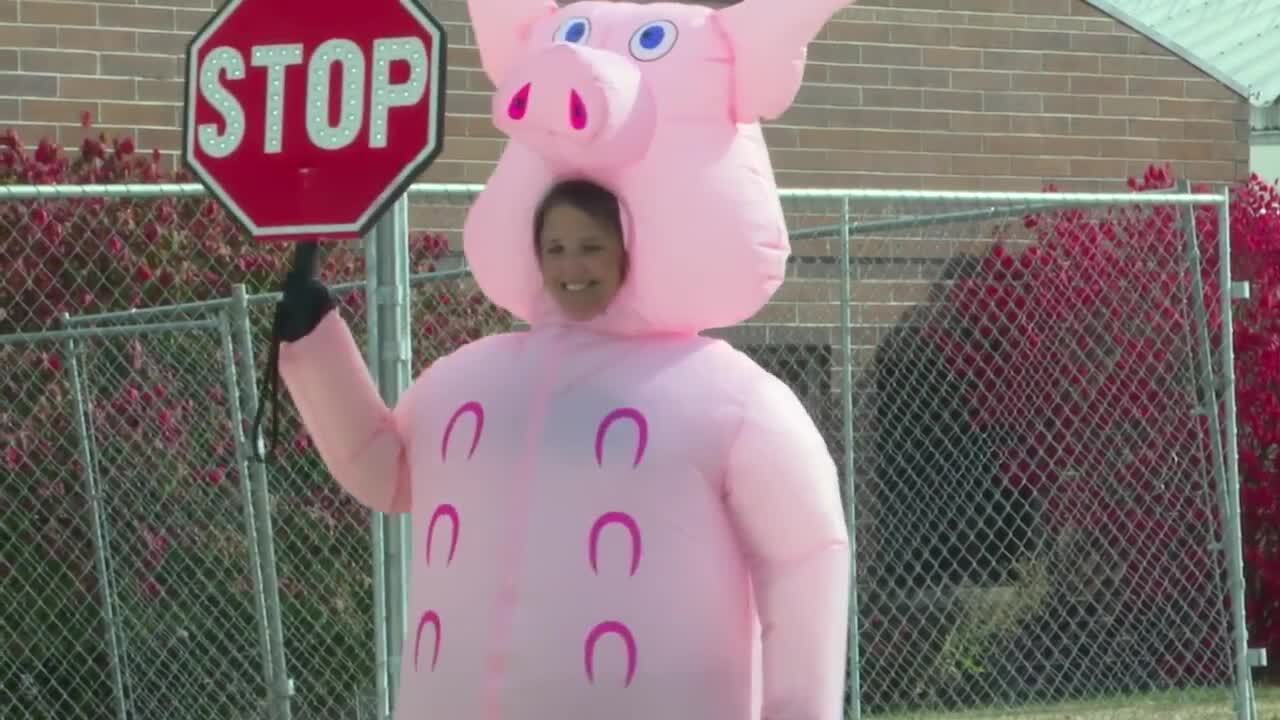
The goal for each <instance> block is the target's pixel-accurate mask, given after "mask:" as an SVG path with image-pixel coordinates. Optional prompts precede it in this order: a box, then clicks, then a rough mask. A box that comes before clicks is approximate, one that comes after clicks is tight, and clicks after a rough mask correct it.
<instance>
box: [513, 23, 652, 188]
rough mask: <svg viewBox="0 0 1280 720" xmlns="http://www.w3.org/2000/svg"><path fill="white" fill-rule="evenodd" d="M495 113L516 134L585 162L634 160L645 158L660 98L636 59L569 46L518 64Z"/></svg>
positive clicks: (543, 148) (556, 153) (523, 140)
mask: <svg viewBox="0 0 1280 720" xmlns="http://www.w3.org/2000/svg"><path fill="white" fill-rule="evenodd" d="M493 114H494V124H495V125H497V127H498V129H500V130H501V131H502V132H504V133H505V134H506V135H507V136H508V137H510V138H511V139H513V140H517V141H519V142H521V143H525V144H527V145H529V146H531V147H533V148H535V149H537V150H538V151H539V152H541V153H543V154H545V155H547V156H550V157H554V158H557V159H559V160H562V161H567V162H578V163H584V164H589V163H590V162H591V161H592V160H596V161H609V162H610V164H615V165H616V164H617V163H619V162H623V163H626V162H633V161H634V160H636V159H638V158H639V157H641V156H643V155H644V151H645V149H646V148H647V146H648V144H649V141H650V140H651V138H652V135H653V125H654V108H653V102H652V98H651V96H650V94H649V92H648V89H647V87H646V86H645V83H644V80H643V78H642V76H641V74H640V70H639V69H638V68H636V67H635V65H634V64H633V63H631V62H630V61H629V60H627V59H625V58H622V57H620V56H618V55H616V54H614V53H610V52H606V51H602V50H596V49H593V48H587V47H581V46H575V45H569V44H557V45H553V46H552V47H550V48H548V49H547V50H544V51H542V52H541V53H539V54H537V55H535V56H533V57H531V58H528V61H527V62H526V63H523V64H521V65H518V66H516V69H514V70H513V72H512V74H511V77H509V78H508V79H507V81H506V82H504V83H503V84H502V86H501V87H499V88H498V92H496V93H495V94H494V99H493ZM602 153H603V155H602Z"/></svg>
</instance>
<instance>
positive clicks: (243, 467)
mask: <svg viewBox="0 0 1280 720" xmlns="http://www.w3.org/2000/svg"><path fill="white" fill-rule="evenodd" d="M217 318H218V339H219V340H220V342H221V346H222V374H223V377H222V381H223V383H225V391H226V393H227V407H228V409H229V411H230V415H231V417H230V420H231V437H232V441H233V443H234V445H235V456H236V466H235V467H236V475H238V476H239V478H240V501H241V502H242V503H243V508H244V533H245V539H246V540H247V543H246V545H247V546H248V550H249V574H250V576H251V577H252V579H253V590H254V598H253V599H254V604H255V605H256V607H255V608H254V615H255V616H257V620H258V641H259V643H261V645H262V681H263V684H264V685H266V687H267V694H268V697H270V696H271V695H272V694H273V692H272V690H273V688H274V687H275V685H274V682H273V675H274V672H273V669H272V667H271V639H270V637H271V635H270V630H269V620H268V619H267V596H268V593H270V592H271V591H270V589H269V588H271V587H273V586H268V585H267V584H266V583H265V581H264V578H263V574H262V558H261V557H260V555H259V547H260V546H259V538H258V530H257V520H256V519H255V517H254V515H256V514H257V513H256V512H255V509H254V506H253V502H252V497H253V490H252V488H251V486H250V482H249V441H248V438H247V437H246V433H245V424H244V418H245V414H244V408H243V405H242V399H241V395H240V387H239V386H240V383H239V380H238V378H237V376H238V375H239V373H237V372H236V361H235V346H234V341H233V340H232V337H231V327H230V324H229V323H228V321H227V314H226V313H225V312H221V313H218V315H217Z"/></svg>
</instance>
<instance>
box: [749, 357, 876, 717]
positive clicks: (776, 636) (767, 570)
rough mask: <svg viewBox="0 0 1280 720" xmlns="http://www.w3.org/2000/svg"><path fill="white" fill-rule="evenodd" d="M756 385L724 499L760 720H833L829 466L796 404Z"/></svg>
mask: <svg viewBox="0 0 1280 720" xmlns="http://www.w3.org/2000/svg"><path fill="white" fill-rule="evenodd" d="M755 382H756V383H757V387H756V388H754V389H753V392H752V393H751V395H752V396H753V398H754V399H753V400H752V401H751V402H749V403H748V404H747V406H746V409H745V413H744V415H745V417H744V419H743V423H742V426H741V429H740V430H739V433H738V437H737V439H736V441H735V442H734V445H733V449H732V451H731V457H730V461H729V475H728V478H727V479H726V483H727V486H726V490H727V502H728V505H729V508H730V512H731V513H732V515H733V517H734V520H735V523H736V525H737V528H738V531H739V533H740V534H741V537H742V540H743V546H744V551H745V553H746V556H747V560H748V562H749V563H750V567H751V573H752V578H751V580H752V586H753V588H754V591H755V597H756V605H757V608H758V611H759V615H760V624H761V630H762V649H763V656H764V657H763V665H764V667H763V684H764V692H763V695H764V697H763V700H764V705H763V711H762V714H761V718H762V720H840V719H841V718H842V717H843V715H844V713H843V699H844V686H845V657H846V654H845V650H846V644H847V643H846V636H847V628H848V622H849V579H850V574H851V569H852V568H851V558H850V550H849V540H848V535H847V531H846V529H845V523H844V512H843V508H842V506H841V502H840V490H839V487H838V486H837V483H838V476H837V474H836V468H835V463H834V462H833V461H832V459H831V454H830V452H829V451H828V450H827V446H826V443H825V442H824V440H823V438H822V435H821V434H819V432H818V429H817V427H816V426H815V425H814V423H813V420H812V419H811V418H810V417H809V415H808V413H807V412H805V409H804V406H803V405H801V404H800V401H799V399H798V398H797V397H796V396H795V394H794V393H792V392H791V390H790V389H789V388H788V387H787V386H786V385H784V384H783V383H782V382H781V381H780V380H778V379H777V378H775V377H773V376H768V377H767V378H765V379H763V380H756V381H755Z"/></svg>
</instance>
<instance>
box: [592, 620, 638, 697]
mask: <svg viewBox="0 0 1280 720" xmlns="http://www.w3.org/2000/svg"><path fill="white" fill-rule="evenodd" d="M610 633H611V634H613V635H617V636H618V637H620V638H622V642H624V643H626V645H627V680H626V682H625V683H624V684H623V687H631V680H632V679H633V678H634V677H635V676H636V639H635V637H634V636H633V635H632V634H631V630H630V629H629V628H628V627H627V626H626V625H623V624H622V623H620V622H618V621H617V620H606V621H604V622H602V623H600V624H599V625H596V626H595V627H594V628H591V632H589V633H587V643H586V647H585V648H584V649H583V655H584V658H583V660H584V662H585V663H586V667H587V681H588V682H590V683H591V684H592V685H594V684H595V682H596V673H595V654H596V643H597V642H599V641H600V638H601V637H604V635H606V634H610Z"/></svg>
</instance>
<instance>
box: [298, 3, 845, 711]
mask: <svg viewBox="0 0 1280 720" xmlns="http://www.w3.org/2000/svg"><path fill="white" fill-rule="evenodd" d="M843 4H844V2H843V0H842V1H841V2H834V1H833V0H826V2H825V3H824V2H818V1H817V0H791V2H790V3H788V4H786V6H785V11H783V10H781V9H780V6H777V5H776V3H772V2H771V0H747V2H744V3H741V4H739V5H736V6H733V7H732V8H730V9H728V10H722V11H719V12H713V11H710V10H707V9H705V8H701V7H696V6H683V5H673V4H661V3H659V4H650V5H629V4H623V3H607V2H580V3H575V4H572V5H568V6H566V7H565V8H564V9H560V10H556V9H555V6H554V5H548V4H545V3H541V2H533V1H532V0H517V1H515V2H501V1H499V0H471V3H470V6H471V11H472V20H473V24H474V26H475V34H476V38H477V43H478V45H479V46H480V49H481V55H482V58H483V59H484V63H485V69H486V71H487V72H489V73H490V74H491V76H493V78H494V83H495V85H496V86H497V87H498V92H497V93H496V94H495V100H494V107H495V116H496V117H495V122H497V124H498V125H499V127H501V128H502V129H503V130H504V131H505V132H507V133H508V134H509V135H510V136H511V138H512V142H511V143H510V144H509V146H508V148H507V151H506V153H505V154H504V156H503V158H502V161H501V163H500V164H499V166H498V168H497V170H496V171H495V172H494V175H493V177H492V179H491V180H490V182H489V183H488V184H487V187H486V189H485V191H484V192H483V193H482V194H481V196H480V197H479V198H478V199H477V201H476V203H475V205H474V207H473V208H472V210H471V212H470V213H469V215H468V220H467V225H466V228H465V235H464V243H465V250H466V253H467V257H468V260H469V261H470V263H471V266H472V268H473V270H474V272H475V277H476V280H477V282H478V283H479V284H480V286H481V288H482V289H483V290H484V291H485V293H486V294H487V295H488V296H489V297H490V298H491V299H493V300H494V301H495V302H497V303H498V304H500V305H502V306H504V307H506V308H508V309H509V310H511V311H512V312H513V313H515V314H516V315H517V316H519V317H521V318H523V319H525V320H527V321H528V322H529V323H530V326H531V329H530V330H529V331H527V332H520V333H510V334H504V335H498V336H494V337H489V338H485V339H483V340H480V341H477V342H475V343H472V344H470V345H467V346H465V347H463V348H461V349H460V350H458V351H457V352H455V353H453V354H451V355H450V356H448V357H446V358H444V359H442V360H440V361H439V362H437V363H436V364H435V365H433V366H432V367H431V368H429V369H428V370H427V371H426V372H424V373H423V375H422V376H421V377H419V378H418V379H417V380H416V381H415V382H414V384H413V385H412V386H411V387H410V388H409V389H408V391H407V392H406V394H405V395H404V397H403V398H402V399H401V401H400V403H399V404H398V405H397V407H396V408H395V409H394V410H389V409H387V408H386V407H385V406H384V405H383V403H382V402H381V401H380V399H379V397H378V395H377V392H376V390H375V389H374V387H373V385H372V383H371V381H370V379H369V375H368V372H367V370H366V369H365V368H364V366H363V363H362V360H361V358H360V354H359V351H358V350H357V348H356V345H355V343H354V341H353V339H352V337H351V334H350V332H349V330H348V329H347V326H346V325H345V323H344V322H343V321H342V319H341V318H340V317H339V316H338V315H337V314H336V313H334V314H331V315H330V316H328V317H326V318H325V320H324V321H322V323H321V324H320V326H319V327H318V328H317V329H316V330H315V331H314V332H313V333H312V334H311V335H309V336H308V337H306V338H304V339H303V340H301V341H299V342H296V343H291V344H287V345H286V346H285V347H284V348H282V351H281V358H280V367H281V373H282V375H283V378H284V380H285V383H286V384H287V387H288V388H289V391H290V394H291V395H292V397H293V399H294V402H295V404H296V405H297V407H298V409H299V412H300V414H301V416H302V418H303V421H304V422H305V424H306V425H307V428H308V429H309V430H310V432H311V434H312V436H313V438H314V440H315V442H316V446H317V448H318V450H319V452H320V454H321V456H322V457H323V458H324V460H325V463H326V465H327V467H328V468H329V470H330V471H331V472H332V474H333V475H334V477H335V479H336V480H337V481H338V482H339V483H341V484H342V486H343V487H344V488H345V489H346V490H347V491H349V492H350V493H352V494H353V495H354V496H355V497H357V498H358V499H360V500H361V501H362V502H363V503H365V504H366V505H368V506H369V507H370V508H373V509H377V510H381V511H385V512H410V513H412V517H413V527H414V528H415V556H414V558H413V561H412V563H413V564H412V567H413V580H412V589H411V593H410V626H409V627H408V628H406V635H405V642H404V655H403V659H402V665H401V683H400V693H399V697H398V698H397V703H396V717H397V719H398V720H408V719H410V718H420V717H427V718H447V719H448V720H490V719H493V720H499V719H501V720H577V719H578V718H581V719H583V720H588V719H593V720H594V719H597V718H598V719H600V720H604V719H606V718H607V719H608V720H838V718H840V717H841V716H842V702H841V700H842V695H843V688H844V678H845V662H844V657H845V638H846V628H847V618H848V598H849V594H848V590H849V588H848V583H849V579H850V562H851V559H850V555H849V548H848V542H847V537H846V532H845V526H844V520H843V513H842V509H841V506H840V501H839V492H838V488H837V475H836V471H835V466H834V463H833V462H832V459H831V457H830V455H829V453H828V451H827V448H826V445H825V443H824V441H823V439H822V437H821V435H820V434H819V433H818V431H817V429H816V428H815V426H814V424H813V422H812V421H811V419H810V418H809V417H808V415H807V414H806V413H805V411H804V408H803V407H802V406H801V404H800V402H799V401H798V400H797V398H796V397H795V395H794V394H793V393H792V392H791V391H790V390H789V389H788V388H787V387H786V386H785V385H783V384H782V383H781V382H780V381H779V380H778V379H777V378H775V377H773V376H772V375H770V374H768V373H766V372H765V371H764V370H762V369H761V368H759V367H758V366H757V365H756V364H755V363H753V362H752V361H750V360H749V359H748V358H747V357H746V356H744V355H743V354H741V353H739V352H738V351H737V350H735V349H733V348H732V347H730V346H729V345H728V344H726V343H724V342H721V341H718V340H711V339H707V338H703V337H700V336H699V335H698V333H699V332H700V331H702V330H705V329H707V328H711V327H718V326H723V325H728V324H732V323H735V322H738V321H741V320H743V319H745V318H747V317H750V316H751V315H752V314H754V313H755V312H756V311H757V310H759V308H760V307H762V306H763V304H764V303H765V302H767V301H768V299H769V297H770V296H771V294H772V293H773V291H774V290H775V289H776V287H777V286H778V284H780V282H781V280H782V275H783V270H784V263H785V259H786V256H787V253H788V244H787V236H786V227H785V223H784V222H783V216H782V211H781V208H780V206H779V203H778V198H777V192H776V188H775V187H774V183H773V177H772V171H771V169H770V166H769V162H768V155H767V153H766V151H765V148H764V145H763V142H762V140H761V136H760V129H759V126H758V124H756V123H757V120H758V118H760V117H770V116H774V115H776V114H778V113H780V112H781V111H782V110H784V109H785V108H786V106H787V105H788V104H789V103H790V100H791V97H792V96H793V95H794V93H795V90H796V88H797V87H798V85H799V78H800V74H801V72H802V70H803V56H804V45H805V43H807V41H808V40H809V39H810V38H811V37H812V36H813V35H814V34H815V33H816V32H817V30H818V28H820V27H821V24H822V22H823V21H825V19H826V17H827V15H828V14H829V13H830V12H832V11H834V9H835V8H837V7H839V6H840V5H843ZM769 5H773V6H775V9H776V11H777V12H778V13H779V14H778V17H776V18H775V17H774V16H773V15H771V14H770V13H772V12H774V11H773V10H769V9H768V6H769ZM784 21H790V22H792V23H794V24H795V25H793V26H792V30H789V31H788V32H783V31H782V28H783V26H781V25H778V24H777V23H781V22H784ZM579 23H580V24H579ZM655 27H657V28H659V30H656V31H655V30H653V28H655ZM797 27H798V29H795V28H797ZM672 38H674V42H672V41H671V40H672ZM762 38H767V39H762ZM664 62H665V64H664ZM748 72H750V73H753V75H752V76H751V77H750V78H745V77H743V74H744V73H748ZM569 176H586V177H590V178H592V179H595V180H597V181H598V182H601V183H603V184H605V185H607V186H609V187H611V188H613V189H614V190H615V191H616V192H618V194H619V197H620V199H621V200H622V203H623V204H624V206H625V208H626V210H627V216H628V217H627V218H626V238H625V242H626V245H627V252H628V255H629V257H630V260H631V268H630V271H629V274H628V277H627V281H626V283H625V284H624V285H623V288H622V290H621V291H620V293H619V295H618V297H617V299H616V300H615V302H614V303H613V304H612V305H611V306H610V308H609V309H608V310H607V311H606V312H605V313H604V314H603V315H601V316H599V317H598V318H596V319H595V320H592V321H590V322H587V323H571V322H568V321H566V320H564V319H563V318H562V317H561V316H560V315H559V313H558V312H557V311H556V308H555V306H554V305H553V304H552V303H551V302H550V300H549V299H548V298H547V297H546V296H545V295H544V293H543V292H542V289H541V285H540V283H539V277H538V272H537V265H536V261H535V255H534V251H533V246H532V212H533V208H534V206H535V204H536V203H537V201H538V199H539V198H540V197H541V195H542V194H543V193H544V192H546V190H547V189H548V187H549V186H550V184H551V183H552V182H554V181H555V180H556V179H559V178H562V177H569Z"/></svg>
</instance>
